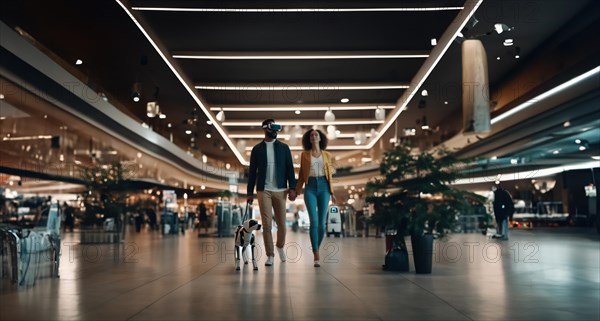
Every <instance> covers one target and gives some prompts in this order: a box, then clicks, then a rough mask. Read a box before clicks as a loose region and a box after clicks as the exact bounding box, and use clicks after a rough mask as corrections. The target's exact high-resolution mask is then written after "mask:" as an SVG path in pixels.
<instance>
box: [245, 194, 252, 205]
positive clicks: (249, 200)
mask: <svg viewBox="0 0 600 321" xmlns="http://www.w3.org/2000/svg"><path fill="white" fill-rule="evenodd" d="M253 202H254V196H252V195H249V196H248V198H246V203H249V204H252V203H253Z"/></svg>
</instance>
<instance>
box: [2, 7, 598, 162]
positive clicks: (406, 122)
mask: <svg viewBox="0 0 600 321" xmlns="http://www.w3.org/2000/svg"><path fill="white" fill-rule="evenodd" d="M120 3H123V4H124V6H125V7H126V8H127V12H126V10H124V9H123V8H122V7H121V6H120ZM476 3H477V2H476V1H467V2H465V1H460V0H455V1H449V0H446V1H442V0H432V1H408V2H407V1H368V2H365V1H328V2H324V1H286V2H277V1H252V2H249V1H219V2H215V1H145V0H139V1H129V2H128V1H122V2H118V1H100V0H93V1H75V0H72V1H67V0H63V1H11V2H7V3H3V6H2V11H1V12H0V19H1V20H2V21H3V22H4V23H6V24H7V25H9V26H10V27H12V28H17V27H18V28H19V30H22V31H24V32H26V33H27V34H28V35H29V36H30V37H31V38H32V39H34V40H35V41H37V45H38V47H39V48H43V49H44V50H46V51H47V52H48V53H50V54H52V56H53V57H55V58H56V59H57V60H58V61H61V63H62V64H63V66H64V67H65V68H66V69H67V70H69V71H71V72H73V73H75V74H76V75H77V76H79V77H80V78H81V79H82V80H84V81H85V83H87V84H88V86H90V87H91V88H93V89H94V90H96V91H98V92H103V93H106V95H107V96H108V97H109V102H110V103H111V104H113V105H114V106H115V107H117V108H119V109H120V110H122V111H123V112H125V113H126V114H127V115H129V116H130V117H132V118H133V119H135V120H136V121H137V122H139V123H141V122H145V123H147V124H149V125H150V126H151V127H152V128H153V129H154V131H156V132H158V133H160V134H161V135H163V136H164V137H169V135H170V133H172V134H173V142H174V143H175V144H176V145H178V146H180V147H181V149H183V150H192V151H193V152H195V153H196V155H201V154H206V155H208V156H209V157H210V158H212V159H216V160H219V161H222V162H229V163H232V164H233V163H238V161H239V158H237V159H236V153H234V152H233V149H235V148H236V147H235V146H236V145H237V146H241V147H244V146H247V147H251V146H252V145H254V144H255V143H256V142H258V141H259V139H258V138H257V136H256V135H259V136H260V135H261V134H262V131H261V130H260V128H259V127H258V126H257V125H258V124H260V122H261V121H262V120H263V119H265V118H271V117H273V118H275V119H276V120H277V121H281V122H287V123H289V124H295V123H301V122H303V121H304V122H307V123H308V124H309V125H304V126H303V127H302V130H301V132H304V131H305V130H306V129H307V128H309V127H311V125H310V124H317V121H323V115H324V114H325V110H318V111H308V110H305V111H302V113H301V114H299V115H298V114H295V113H294V110H293V109H291V110H286V111H274V110H269V108H272V107H275V106H278V107H289V108H303V107H308V106H321V107H332V108H334V107H344V106H352V105H355V106H358V109H354V110H346V111H344V110H339V111H338V110H335V111H334V112H335V115H336V121H340V120H352V121H358V122H361V121H363V122H364V121H371V122H370V123H369V122H364V123H362V124H361V123H359V124H353V125H343V124H337V125H336V126H337V129H338V130H340V131H341V133H342V134H345V135H341V136H342V137H340V138H338V139H336V140H335V141H332V142H331V145H332V146H336V145H339V146H347V148H341V150H340V151H336V153H338V154H339V155H340V157H342V158H343V159H347V158H349V157H353V154H352V153H356V152H360V148H359V147H353V146H357V145H355V142H354V133H356V132H358V131H360V132H366V133H373V131H375V134H376V133H377V132H380V131H382V130H383V129H384V126H385V124H387V123H390V124H391V126H389V127H387V126H386V129H387V130H386V132H385V133H382V134H383V135H382V136H381V141H380V142H378V143H377V144H372V145H371V146H372V148H371V149H375V150H378V151H379V150H381V149H385V148H389V147H390V146H391V144H390V142H389V140H390V138H392V137H394V136H395V135H401V134H397V133H396V131H395V129H396V128H399V131H400V132H402V130H403V129H405V128H415V129H417V134H416V135H415V136H414V137H410V139H415V140H417V141H418V142H419V143H420V144H421V146H422V147H424V148H427V147H430V146H431V145H436V144H439V143H443V142H444V141H446V140H448V139H450V138H452V137H455V135H459V134H460V132H461V130H462V128H463V124H462V116H461V113H462V112H461V106H462V84H461V83H462V82H461V72H462V71H461V47H460V43H459V41H450V42H449V47H448V48H447V51H445V52H444V53H443V55H442V56H441V59H440V60H439V63H438V64H437V66H436V67H435V68H434V69H433V71H432V72H431V73H430V74H429V76H428V78H426V80H425V82H424V83H423V84H422V85H421V86H420V87H419V88H417V89H418V92H417V93H420V92H421V90H422V89H427V90H428V92H429V95H428V96H427V97H421V96H420V94H417V95H415V97H414V98H412V99H411V100H410V101H409V102H408V104H407V107H408V109H407V110H406V111H404V112H402V113H401V114H400V116H399V117H398V118H393V117H392V116H391V114H392V113H393V112H394V111H395V110H394V109H387V110H386V112H387V113H386V116H387V117H386V119H385V123H384V122H374V120H375V117H374V110H372V109H367V108H361V106H396V107H395V108H396V110H397V109H398V107H399V106H400V105H401V104H402V103H403V101H401V100H402V99H401V98H402V97H403V94H405V89H377V90H372V89H370V90H345V89H341V88H342V86H346V85H416V83H415V82H416V81H417V75H418V73H419V70H421V69H422V68H424V67H423V65H424V64H426V63H427V58H426V57H419V58H386V59H382V58H377V59H323V58H321V59H231V58H235V57H236V56H239V55H257V56H264V55H272V56H286V55H300V56H306V55H316V54H318V55H325V56H327V55H334V54H336V55H349V54H391V53H394V54H426V55H434V54H435V53H436V52H435V50H434V49H436V48H435V46H432V44H431V42H430V41H431V39H432V38H436V39H437V40H438V42H439V41H443V35H444V33H447V32H448V30H451V29H452V28H456V27H457V26H456V25H455V24H457V23H458V22H461V21H463V20H465V22H466V26H465V28H463V29H462V32H463V35H464V36H465V37H467V38H478V39H480V40H481V41H482V42H483V44H484V47H485V48H486V51H487V56H488V68H489V82H490V92H491V94H490V96H491V97H490V100H492V116H495V115H499V114H501V113H504V112H506V111H507V110H509V109H511V108H513V107H515V106H516V105H518V102H519V101H520V100H522V99H525V98H526V97H528V95H529V96H532V95H533V96H535V94H539V93H543V92H544V91H547V90H549V89H551V88H552V87H553V86H555V85H556V84H558V83H561V82H564V81H566V80H568V79H570V78H572V77H574V76H576V75H579V74H581V73H583V72H585V71H587V70H590V69H591V68H594V67H596V66H598V65H600V62H599V59H600V58H599V57H600V50H599V44H598V42H597V41H595V40H592V41H590V39H600V35H599V34H598V33H599V30H600V28H599V26H600V22H599V21H600V5H599V3H600V2H599V1H594V0H591V1H584V0H569V1H566V0H549V1H483V2H482V3H481V5H480V6H479V7H478V9H477V10H476V12H475V13H474V17H475V18H471V19H470V20H469V19H465V17H466V15H467V14H468V11H467V10H466V9H464V10H457V9H455V8H457V7H463V6H464V7H470V6H472V5H474V4H476ZM160 7H171V8H184V9H185V8H187V9H191V8H193V9H197V10H198V11H193V12H188V11H165V10H148V8H160ZM434 7H435V8H441V7H443V8H451V9H448V10H441V11H429V10H420V11H415V10H408V9H410V8H434ZM210 8H212V9H219V10H216V11H211V10H209V9H210ZM298 8H302V9H305V10H304V11H301V12H298V10H292V9H298ZM311 8H312V9H332V10H330V11H326V12H317V10H310V9H311ZM355 8H362V9H363V10H362V11H361V12H349V11H345V10H347V9H355ZM374 8H408V9H407V10H405V11H382V10H377V11H368V10H369V9H374ZM452 8H454V9H452ZM236 9H237V10H236ZM256 9H270V10H267V12H255V10H256ZM365 11H366V12H365ZM50 12H51V14H49V13H50ZM128 13H131V14H132V17H135V19H137V20H138V21H139V23H140V25H141V26H142V28H144V30H146V31H147V32H148V33H149V34H150V37H151V39H153V41H155V42H156V43H157V46H158V48H159V49H160V50H161V51H162V52H163V53H164V54H165V55H166V58H167V60H168V61H169V62H170V63H172V64H173V65H174V68H175V70H177V71H179V72H180V73H181V77H182V79H183V81H184V82H186V84H187V86H190V88H193V87H194V86H206V85H213V86H229V85H231V86H238V87H240V90H205V89H193V94H194V95H195V96H196V97H197V98H198V99H199V101H200V102H201V103H202V105H203V106H200V105H199V104H198V103H197V101H195V99H194V98H195V97H193V96H192V94H190V93H189V92H188V91H187V90H186V89H185V87H184V85H182V82H181V81H180V80H179V79H178V78H177V77H176V75H175V74H174V72H173V71H172V70H171V69H170V68H169V67H168V66H167V64H166V63H165V61H164V60H163V58H161V57H160V55H159V54H158V53H157V50H156V49H155V48H154V47H153V46H152V45H151V44H150V42H149V41H148V39H147V38H146V37H145V36H144V35H143V34H142V32H141V30H140V28H138V27H137V26H136V25H135V23H134V22H133V20H132V18H130V16H128ZM467 20H468V21H467ZM475 20H477V23H476V24H475V23H474V21H475ZM495 23H504V24H506V25H507V26H509V27H510V28H512V30H511V31H507V32H504V33H502V34H497V33H496V32H494V31H493V30H494V24H495ZM507 38H510V39H513V42H514V45H512V46H504V45H503V41H504V40H505V39H507ZM441 45H442V44H439V43H438V45H437V46H441ZM517 48H518V49H517ZM516 53H518V54H519V55H520V58H518V59H517V58H515V54H516ZM186 54H189V55H205V56H212V55H221V56H225V57H228V58H230V59H207V58H206V57H205V58H203V59H181V58H174V57H173V55H186ZM76 59H82V60H83V61H84V63H83V64H82V65H80V66H75V65H74V62H75V60H76ZM596 79H598V77H597V76H596ZM136 81H137V82H140V83H141V85H142V100H141V102H139V103H134V102H133V101H132V100H131V93H132V86H133V83H134V82H136ZM282 84H283V85H286V86H291V87H294V86H300V85H303V86H312V87H325V88H327V89H328V90H318V91H317V90H306V89H303V90H286V91H283V90H263V91H258V90H250V89H255V88H256V87H264V86H277V85H282ZM157 88H158V89H159V91H158V95H156V93H157ZM296 88H297V87H296ZM515 88H516V89H515ZM507 90H512V92H510V93H509V94H507ZM592 92H593V91H592ZM596 92H597V86H596ZM578 96H579V97H584V98H581V99H580V100H579V101H578V102H579V104H575V105H574V104H573V101H574V100H571V102H570V104H571V105H569V106H568V108H567V107H564V106H563V109H564V111H563V112H562V113H560V114H559V116H556V117H554V118H551V117H549V116H548V115H545V116H544V117H542V118H539V120H536V119H537V118H536V117H538V116H536V115H533V116H532V118H531V119H530V120H529V122H528V124H529V129H530V131H529V132H520V131H518V130H515V131H514V133H512V134H508V132H505V133H504V134H502V133H501V132H502V131H506V130H508V129H510V128H511V126H517V125H519V121H516V120H515V121H513V122H512V125H509V126H505V128H503V129H502V130H493V131H492V133H491V135H490V136H489V137H488V138H486V139H484V140H483V141H480V142H478V143H476V144H473V145H470V146H465V148H464V150H463V154H464V155H468V156H486V157H491V156H498V157H506V158H511V157H528V158H530V159H537V158H538V157H537V156H536V157H533V156H531V155H533V154H534V153H535V155H545V154H546V153H547V151H548V150H553V149H561V150H563V151H565V153H563V154H561V157H563V158H561V159H560V160H558V161H559V162H562V161H564V158H567V156H566V151H567V150H569V152H568V153H569V154H572V155H571V156H572V158H573V159H578V158H579V157H581V153H579V152H580V151H578V150H577V149H576V147H577V146H572V145H573V144H572V142H571V141H572V140H574V139H575V138H576V137H577V136H578V135H579V134H581V133H584V135H585V136H586V138H585V139H586V141H587V142H589V145H590V147H591V148H590V149H589V150H588V153H589V154H594V153H595V155H598V154H600V152H598V148H599V147H598V146H600V145H599V144H600V137H598V136H600V132H598V127H600V126H599V123H598V121H597V120H598V118H600V111H599V107H598V105H594V104H593V103H591V102H595V101H596V100H597V95H594V94H593V93H592V94H590V93H589V92H583V93H581V94H580V95H578ZM341 98H349V99H350V102H349V103H348V104H346V105H345V104H342V103H341V102H340V99H341ZM152 100H158V101H159V102H160V106H161V111H162V112H164V113H165V114H166V116H167V118H166V119H158V118H153V119H150V118H148V117H147V116H146V109H145V104H146V103H147V102H148V101H152ZM420 102H421V106H418V105H419V103H420ZM565 103H566V102H560V103H557V104H556V106H555V107H558V106H559V105H564V104H565ZM233 106H238V107H241V108H246V109H247V111H237V112H235V111H226V112H225V115H226V119H225V121H224V122H222V123H218V124H215V125H216V126H219V127H222V128H223V130H224V133H225V136H227V137H225V138H224V137H221V135H220V134H219V131H218V130H217V129H216V128H215V125H212V126H211V125H208V124H207V123H206V121H207V120H208V119H209V118H212V119H214V117H215V115H216V113H217V112H218V108H219V107H233ZM17 107H18V106H17ZM202 107H205V108H206V109H207V110H209V112H210V113H211V114H210V116H207V115H206V114H205V112H204V110H203V108H202ZM258 107H263V108H265V109H264V110H266V111H264V110H262V109H259V108H258ZM210 108H213V109H212V110H211V109H210ZM390 108H392V107H390ZM565 108H566V109H565ZM569 108H577V109H581V108H585V110H586V112H585V113H583V114H581V115H579V118H577V119H578V120H577V126H573V128H571V129H565V128H564V127H561V126H557V125H558V124H563V123H564V122H565V121H567V120H569V116H568V115H569ZM550 109H551V108H548V109H547V110H550ZM539 116H540V117H541V116H542V115H539ZM424 117H425V118H426V119H427V121H428V122H429V124H430V125H431V126H430V127H432V128H433V130H421V129H420V125H421V124H422V122H423V120H424ZM541 119H546V120H547V121H546V122H542V121H541ZM550 119H551V121H550ZM233 121H244V122H250V123H249V125H246V126H230V125H229V123H231V122H233ZM573 122H574V123H575V121H573ZM168 123H170V124H171V125H172V126H171V127H168V126H167V124H168ZM5 124H7V123H6V122H5ZM521 126H523V125H522V124H521ZM532 126H534V127H535V128H536V130H534V131H531V127H532ZM291 127H292V126H289V127H288V128H287V130H286V132H285V133H287V134H289V133H290V132H293V131H291V130H289V129H290V128H291ZM589 128H592V129H593V130H589ZM186 129H189V130H191V131H192V134H191V135H188V134H186V133H185V130H186ZM322 129H323V130H325V126H323V127H322ZM514 129H516V127H515V128H514ZM584 129H586V130H585V131H583V130H584ZM3 131H4V128H3ZM565 131H569V132H568V133H567V132H565ZM207 132H210V133H212V137H211V138H210V139H209V138H206V137H205V134H206V133H207ZM232 134H237V135H241V137H243V135H254V136H248V137H249V138H231V145H228V144H227V140H229V139H230V135H232ZM496 135H499V136H496ZM520 135H530V136H531V137H524V136H520ZM494 136H496V138H494ZM501 136H502V137H504V136H507V137H509V138H503V139H505V140H506V141H503V143H496V145H493V144H491V145H488V146H496V147H495V148H491V147H485V146H486V140H487V139H490V141H492V140H494V139H496V140H498V139H499V137H501ZM191 137H194V142H193V144H191ZM252 137H254V138H252ZM239 140H244V142H243V144H239ZM520 140H526V141H528V142H530V143H528V144H525V143H522V144H521V143H519V141H520ZM288 142H289V141H288ZM369 142H370V141H367V142H363V143H362V144H361V146H366V145H367V144H368V143H369ZM532 142H534V143H532ZM535 142H537V143H535ZM289 143H290V144H291V142H289ZM294 144H295V146H299V142H294ZM463 145H464V144H463ZM509 146H510V148H509ZM231 147H233V148H231ZM3 148H5V147H3ZM573 148H575V150H573V151H570V150H571V149H573ZM239 155H241V157H242V158H244V157H245V158H247V155H246V154H245V152H244V151H243V150H242V151H240V154H239ZM588 156H589V155H588ZM548 157H550V158H552V157H555V158H556V156H555V155H554V156H552V155H551V156H548ZM359 158H360V155H359ZM539 158H546V157H539ZM340 162H343V160H340Z"/></svg>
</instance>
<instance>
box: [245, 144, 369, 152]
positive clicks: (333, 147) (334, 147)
mask: <svg viewBox="0 0 600 321" xmlns="http://www.w3.org/2000/svg"><path fill="white" fill-rule="evenodd" d="M252 148H253V146H247V147H246V148H245V149H244V150H246V151H251V150H252ZM364 149H369V148H368V147H367V146H365V145H328V146H327V150H342V151H343V150H364ZM290 150H293V151H299V150H304V148H303V147H302V146H290Z"/></svg>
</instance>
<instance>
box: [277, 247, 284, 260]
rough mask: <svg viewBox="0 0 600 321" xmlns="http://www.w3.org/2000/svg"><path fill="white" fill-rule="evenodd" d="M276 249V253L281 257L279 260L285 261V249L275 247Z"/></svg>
mask: <svg viewBox="0 0 600 321" xmlns="http://www.w3.org/2000/svg"><path fill="white" fill-rule="evenodd" d="M275 248H276V249H277V253H279V258H280V259H281V262H285V260H286V257H285V251H284V250H283V248H282V247H277V246H276V247H275Z"/></svg>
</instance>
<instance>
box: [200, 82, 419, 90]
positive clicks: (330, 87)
mask: <svg viewBox="0 0 600 321" xmlns="http://www.w3.org/2000/svg"><path fill="white" fill-rule="evenodd" d="M195 88H196V89H202V90H231V91H275V90H282V91H287V90H320V91H323V90H379V89H406V88H409V86H408V85H394V84H373V85H334V84H332V85H314V86H311V85H300V84H298V85H296V84H233V85H218V84H208V85H197V86H195Z"/></svg>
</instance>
